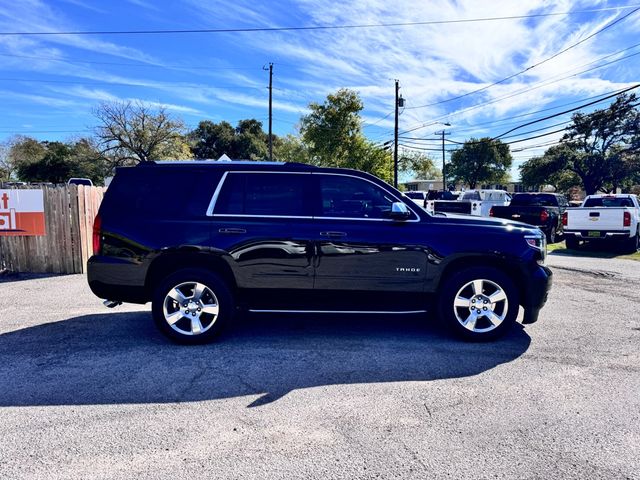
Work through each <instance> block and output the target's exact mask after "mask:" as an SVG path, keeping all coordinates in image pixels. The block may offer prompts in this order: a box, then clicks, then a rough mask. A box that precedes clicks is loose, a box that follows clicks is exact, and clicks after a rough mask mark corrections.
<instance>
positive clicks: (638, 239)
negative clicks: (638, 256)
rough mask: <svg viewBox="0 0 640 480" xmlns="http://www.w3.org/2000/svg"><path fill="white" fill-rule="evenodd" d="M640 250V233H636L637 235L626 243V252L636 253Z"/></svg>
mask: <svg viewBox="0 0 640 480" xmlns="http://www.w3.org/2000/svg"><path fill="white" fill-rule="evenodd" d="M638 248H640V233H639V232H638V231H636V234H635V235H634V236H633V237H631V238H630V239H629V240H627V241H626V245H625V251H626V252H627V253H636V252H637V251H638Z"/></svg>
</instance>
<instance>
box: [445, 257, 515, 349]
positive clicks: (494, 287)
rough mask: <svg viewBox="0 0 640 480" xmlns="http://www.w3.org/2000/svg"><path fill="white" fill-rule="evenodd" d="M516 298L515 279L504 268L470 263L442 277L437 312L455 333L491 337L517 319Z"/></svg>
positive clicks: (473, 338)
mask: <svg viewBox="0 0 640 480" xmlns="http://www.w3.org/2000/svg"><path fill="white" fill-rule="evenodd" d="M519 300H520V299H519V294H518V289H517V287H516V285H515V283H514V282H513V280H511V278H510V277H509V276H508V275H506V274H505V273H504V272H502V271H500V270H498V269H496V268H492V267H470V268H467V269H464V270H462V271H459V272H457V273H455V274H454V275H452V276H450V277H449V278H447V279H446V280H445V282H444V284H443V285H442V288H441V290H440V295H439V297H438V312H439V315H440V319H441V320H442V321H443V322H444V323H445V324H446V325H447V327H448V328H449V329H450V330H452V331H453V333H454V334H455V335H457V336H458V337H461V338H463V339H465V340H470V341H487V340H494V339H496V338H498V337H500V336H502V335H504V334H505V333H507V332H508V331H509V329H511V327H513V324H514V323H516V318H517V316H518V308H519V303H520V302H519ZM472 306H473V307H474V308H476V312H473V310H472V308H471V307H472ZM478 312H479V314H478Z"/></svg>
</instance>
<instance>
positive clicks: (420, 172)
mask: <svg viewBox="0 0 640 480" xmlns="http://www.w3.org/2000/svg"><path fill="white" fill-rule="evenodd" d="M398 170H400V171H401V172H403V173H404V174H406V175H409V176H410V177H412V178H414V179H421V180H430V179H434V178H438V177H440V176H441V173H440V171H439V170H438V169H437V168H436V166H435V164H434V162H433V160H432V159H431V158H429V157H428V156H427V155H425V154H424V153H420V152H412V151H408V150H404V151H402V153H401V154H400V155H399V157H398Z"/></svg>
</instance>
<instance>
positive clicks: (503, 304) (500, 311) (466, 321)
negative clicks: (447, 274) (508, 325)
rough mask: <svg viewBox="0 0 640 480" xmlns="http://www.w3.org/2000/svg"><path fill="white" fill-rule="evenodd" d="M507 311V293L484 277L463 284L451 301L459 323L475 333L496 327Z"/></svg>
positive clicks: (488, 330)
mask: <svg viewBox="0 0 640 480" xmlns="http://www.w3.org/2000/svg"><path fill="white" fill-rule="evenodd" d="M508 311H509V301H508V300H507V294H506V293H505V292H504V290H503V289H502V288H501V287H500V285H498V284H497V283H495V282H492V281H491V280H486V279H478V280H472V281H471V282H469V283H467V284H465V285H464V286H463V287H462V288H461V289H460V290H458V293H457V294H456V297H455V300H454V302H453V312H454V313H455V316H456V319H457V320H458V322H459V323H460V325H462V326H463V327H464V328H466V329H467V330H469V331H471V332H476V333H484V332H490V331H491V330H494V329H496V328H498V326H500V324H501V323H502V322H503V321H504V319H505V317H506V316H507V312H508Z"/></svg>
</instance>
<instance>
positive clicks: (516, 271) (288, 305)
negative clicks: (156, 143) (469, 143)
mask: <svg viewBox="0 0 640 480" xmlns="http://www.w3.org/2000/svg"><path fill="white" fill-rule="evenodd" d="M93 243H94V245H93V247H94V255H93V256H92V257H91V258H90V259H89V263H88V280H89V285H90V287H91V290H92V291H93V292H94V293H95V294H96V295H97V296H98V297H101V298H104V299H107V301H105V304H106V305H108V306H114V305H117V304H118V303H120V302H132V303H146V302H149V301H151V302H152V310H153V318H154V320H155V322H156V324H157V325H158V327H159V328H160V330H161V331H162V332H164V333H165V334H166V335H168V336H169V337H171V338H172V339H174V340H177V341H180V342H183V343H202V342H205V341H209V340H211V339H212V338H213V337H215V336H216V335H217V334H218V333H219V332H220V330H221V329H222V328H223V327H224V326H225V325H226V324H228V323H229V322H231V321H232V319H233V318H234V314H235V312H236V311H237V310H238V309H239V308H243V309H245V310H249V311H252V312H295V313H297V314H302V313H307V312H311V313H338V314H341V315H344V314H350V313H361V314H362V313H365V314H367V313H371V314H374V313H375V314H384V313H389V314H391V313H394V314H419V313H426V312H427V311H431V310H434V311H436V312H437V314H438V316H439V317H440V318H441V319H442V320H443V321H445V322H446V323H447V324H448V325H449V326H450V327H451V328H452V329H453V331H454V332H457V333H458V334H459V335H461V336H463V337H466V338H468V339H478V340H484V339H491V338H495V337H497V336H499V335H501V334H502V333H504V332H505V331H506V330H507V329H508V328H509V327H511V326H512V324H513V323H515V321H516V317H517V314H518V308H519V306H520V305H522V306H523V307H524V310H525V313H524V318H523V323H532V322H535V321H536V320H537V318H538V312H539V310H540V308H541V307H542V306H543V305H544V303H545V301H546V298H547V292H548V290H549V287H550V285H551V271H550V270H549V269H548V268H546V267H545V266H544V261H545V256H546V244H545V238H544V235H543V234H542V232H541V231H540V230H538V229H537V228H534V227H530V226H528V225H525V224H522V223H516V222H512V221H509V220H499V219H488V218H478V217H472V216H465V215H451V214H437V215H433V216H432V215H430V214H428V213H427V212H426V211H424V210H422V209H420V208H419V207H417V206H416V205H415V204H414V203H413V202H412V201H410V200H409V199H408V198H407V197H405V196H404V195H403V194H402V193H401V192H399V191H398V190H395V189H394V188H393V187H391V186H389V185H388V184H386V183H385V182H383V181H381V180H380V179H378V178H376V177H374V176H372V175H369V174H366V173H363V172H358V171H354V170H345V169H337V168H318V167H313V166H309V165H303V164H295V163H269V162H214V161H202V162H199V161H185V162H158V163H154V162H145V163H142V164H140V165H139V166H137V167H129V168H120V169H118V171H117V174H116V176H115V178H114V179H113V181H112V183H111V185H110V187H109V189H108V191H107V192H106V194H105V197H104V200H103V202H102V205H101V207H100V211H99V214H98V216H97V217H96V221H95V224H94V238H93Z"/></svg>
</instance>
